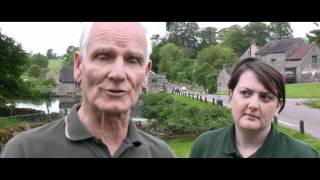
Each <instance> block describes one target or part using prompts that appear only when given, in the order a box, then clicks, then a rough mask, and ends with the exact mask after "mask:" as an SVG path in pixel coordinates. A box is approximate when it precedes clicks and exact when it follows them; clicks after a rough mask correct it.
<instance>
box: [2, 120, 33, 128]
mask: <svg viewBox="0 0 320 180" xmlns="http://www.w3.org/2000/svg"><path fill="white" fill-rule="evenodd" d="M28 123H29V122H26V121H21V120H18V119H0V128H4V127H7V126H14V125H22V124H28Z"/></svg>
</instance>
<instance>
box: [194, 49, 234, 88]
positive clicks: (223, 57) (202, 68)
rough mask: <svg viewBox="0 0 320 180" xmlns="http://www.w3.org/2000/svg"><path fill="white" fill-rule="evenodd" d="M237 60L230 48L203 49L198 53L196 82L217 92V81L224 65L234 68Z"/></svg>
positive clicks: (195, 73)
mask: <svg viewBox="0 0 320 180" xmlns="http://www.w3.org/2000/svg"><path fill="white" fill-rule="evenodd" d="M236 60H237V55H236V54H235V53H234V52H233V51H232V49H230V48H228V47H223V46H220V45H217V46H210V47H208V48H206V49H203V50H202V51H200V52H199V53H198V57H197V63H196V65H195V72H194V80H195V81H196V82H197V83H198V84H200V85H202V86H204V87H205V88H208V89H210V92H211V93H213V92H215V90H216V80H217V77H218V75H219V72H220V70H221V69H222V67H223V65H224V64H225V65H228V66H232V65H233V64H234V63H235V62H236Z"/></svg>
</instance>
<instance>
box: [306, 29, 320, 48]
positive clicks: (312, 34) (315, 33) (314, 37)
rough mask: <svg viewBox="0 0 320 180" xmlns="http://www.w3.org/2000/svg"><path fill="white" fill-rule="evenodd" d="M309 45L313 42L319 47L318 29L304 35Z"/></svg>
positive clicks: (319, 35)
mask: <svg viewBox="0 0 320 180" xmlns="http://www.w3.org/2000/svg"><path fill="white" fill-rule="evenodd" d="M306 35H307V38H308V40H309V42H310V43H312V42H315V43H316V44H317V45H318V46H320V29H314V30H312V31H310V34H306Z"/></svg>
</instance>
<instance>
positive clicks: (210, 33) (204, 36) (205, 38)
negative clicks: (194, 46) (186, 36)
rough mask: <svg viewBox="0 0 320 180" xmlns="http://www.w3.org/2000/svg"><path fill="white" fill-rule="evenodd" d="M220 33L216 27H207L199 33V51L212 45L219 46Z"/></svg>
mask: <svg viewBox="0 0 320 180" xmlns="http://www.w3.org/2000/svg"><path fill="white" fill-rule="evenodd" d="M217 36H218V32H217V28H214V27H206V28H204V29H202V30H200V32H199V39H200V40H199V41H200V44H199V47H198V49H203V48H206V47H208V46H210V45H217V44H218V37H217Z"/></svg>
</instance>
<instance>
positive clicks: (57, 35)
mask: <svg viewBox="0 0 320 180" xmlns="http://www.w3.org/2000/svg"><path fill="white" fill-rule="evenodd" d="M143 24H145V25H146V27H147V31H148V36H149V37H151V35H152V34H160V35H161V36H163V35H165V33H166V28H165V22H143ZM198 24H199V26H200V28H203V27H208V26H212V27H215V28H218V30H219V29H221V28H225V27H229V26H231V25H234V24H239V25H240V26H244V25H246V24H248V22H198ZM267 24H268V23H267ZM290 24H291V27H292V29H293V36H294V37H303V38H304V37H305V34H306V33H309V32H310V31H311V30H313V29H316V28H318V27H317V26H316V25H315V24H314V23H313V22H291V23H290ZM318 24H319V25H320V23H319V22H318ZM81 27H82V23H80V22H0V29H1V33H3V34H5V35H7V36H9V37H12V38H14V39H15V40H16V41H17V42H19V43H21V45H22V47H23V49H24V50H26V51H27V52H32V53H38V52H40V53H42V54H44V55H45V54H46V52H47V50H48V49H53V52H54V53H57V54H58V55H62V54H65V53H66V49H67V48H68V46H69V45H73V46H77V47H78V46H79V45H78V44H79V37H80V32H81Z"/></svg>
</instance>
